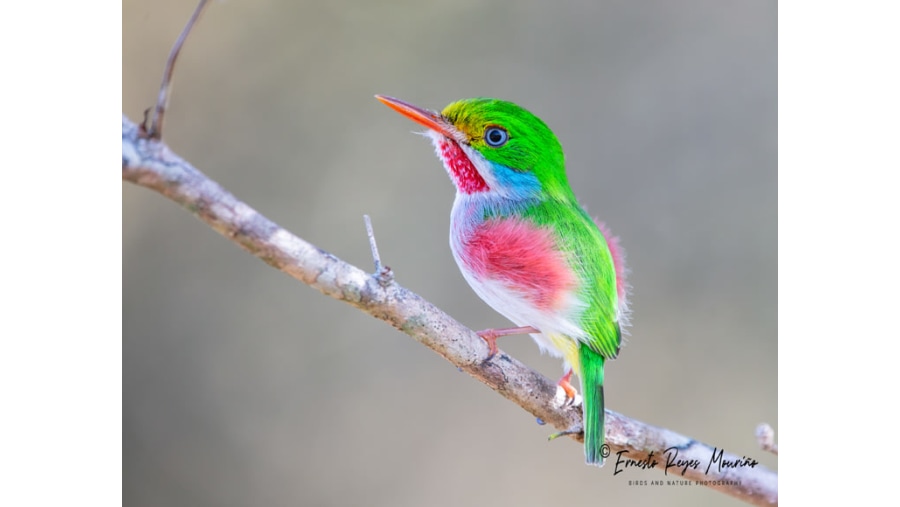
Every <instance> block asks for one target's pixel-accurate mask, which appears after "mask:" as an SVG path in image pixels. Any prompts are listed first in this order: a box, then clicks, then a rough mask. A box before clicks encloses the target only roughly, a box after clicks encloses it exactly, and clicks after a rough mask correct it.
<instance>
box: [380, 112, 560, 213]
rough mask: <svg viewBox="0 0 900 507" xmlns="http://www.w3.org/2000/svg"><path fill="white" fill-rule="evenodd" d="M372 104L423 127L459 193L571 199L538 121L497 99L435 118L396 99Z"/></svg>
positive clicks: (552, 142) (552, 140)
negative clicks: (390, 109) (491, 192)
mask: <svg viewBox="0 0 900 507" xmlns="http://www.w3.org/2000/svg"><path fill="white" fill-rule="evenodd" d="M376 97H377V98H378V100H380V101H381V102H383V103H384V104H386V105H387V106H389V107H391V108H392V109H394V110H396V111H397V112H399V113H401V114H403V115H404V116H406V117H408V118H410V119H412V120H414V121H416V122H417V123H420V124H422V125H424V126H426V127H428V128H429V132H428V134H429V135H430V136H431V138H432V139H433V141H434V144H435V147H436V148H437V150H438V156H440V157H441V160H443V162H444V166H445V167H446V168H447V171H448V173H450V176H451V179H453V181H454V183H456V186H457V189H458V190H459V191H460V192H463V193H467V194H471V193H476V192H484V191H488V192H490V191H493V192H495V193H498V194H501V195H504V196H508V197H521V198H547V197H555V198H557V199H567V198H569V197H572V191H571V189H570V188H569V183H568V180H567V179H566V172H565V159H564V156H563V151H562V146H560V144H559V141H558V140H557V139H556V136H555V135H554V134H553V132H552V131H551V130H550V128H549V127H547V125H546V124H545V123H544V122H543V121H541V119H540V118H538V117H537V116H535V115H533V114H531V113H530V112H529V111H527V110H525V109H523V108H522V107H519V106H517V105H516V104H513V103H512V102H507V101H504V100H498V99H489V98H474V99H463V100H459V101H457V102H454V103H452V104H450V105H448V106H447V107H445V108H444V110H443V111H441V112H440V113H436V112H434V111H429V110H427V109H421V108H419V107H416V106H413V105H412V104H408V103H406V102H403V101H401V100H399V99H395V98H391V97H384V96H380V95H376Z"/></svg>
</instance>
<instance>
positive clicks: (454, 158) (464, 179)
mask: <svg viewBox="0 0 900 507" xmlns="http://www.w3.org/2000/svg"><path fill="white" fill-rule="evenodd" d="M439 148H440V150H441V158H443V159H444V164H446V165H447V167H449V168H450V173H451V174H452V176H453V182H454V183H456V188H458V189H459V191H460V192H462V193H464V194H474V193H475V192H485V191H487V190H488V186H487V183H485V181H484V178H482V177H481V175H480V174H478V171H477V170H476V169H475V166H473V165H472V161H471V160H469V157H467V156H466V154H465V152H464V151H463V150H462V148H460V147H459V145H458V144H456V141H452V140H450V139H446V138H444V139H442V140H441V142H440V145H439Z"/></svg>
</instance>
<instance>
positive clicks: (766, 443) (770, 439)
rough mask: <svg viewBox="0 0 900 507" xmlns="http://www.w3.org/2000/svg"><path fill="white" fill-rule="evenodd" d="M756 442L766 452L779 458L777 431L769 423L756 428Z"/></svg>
mask: <svg viewBox="0 0 900 507" xmlns="http://www.w3.org/2000/svg"><path fill="white" fill-rule="evenodd" d="M756 441H757V442H759V446H760V447H761V448H762V450H764V451H769V452H771V453H772V454H774V455H776V456H778V444H776V443H775V430H774V429H772V427H771V426H769V425H768V424H767V423H762V424H760V425H759V426H757V427H756Z"/></svg>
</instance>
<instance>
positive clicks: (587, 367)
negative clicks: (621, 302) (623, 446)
mask: <svg viewBox="0 0 900 507" xmlns="http://www.w3.org/2000/svg"><path fill="white" fill-rule="evenodd" d="M578 349H579V350H578V355H579V359H580V360H581V397H582V400H583V401H582V406H583V409H584V458H585V461H586V462H587V464H588V465H596V466H603V460H604V459H605V457H606V456H608V455H609V451H608V450H607V451H605V452H603V451H602V449H603V443H604V442H605V440H606V430H605V428H604V420H605V419H606V412H605V409H604V406H603V363H604V362H605V361H606V359H605V358H604V357H603V356H601V355H600V354H598V353H596V352H594V351H593V350H591V348H590V347H587V346H584V345H582V346H581V347H579V348H578Z"/></svg>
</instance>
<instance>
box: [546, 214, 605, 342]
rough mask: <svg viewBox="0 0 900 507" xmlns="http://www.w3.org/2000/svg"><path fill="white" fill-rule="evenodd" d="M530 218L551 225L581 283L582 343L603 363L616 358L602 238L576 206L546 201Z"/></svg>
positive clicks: (603, 239) (594, 226)
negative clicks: (583, 305) (602, 360)
mask: <svg viewBox="0 0 900 507" xmlns="http://www.w3.org/2000/svg"><path fill="white" fill-rule="evenodd" d="M529 214H530V215H531V218H532V219H533V220H535V222H538V223H541V224H542V225H548V226H549V225H551V224H552V227H553V229H554V230H555V231H556V234H557V235H558V241H559V244H560V247H561V249H562V251H563V252H567V253H568V256H569V263H570V264H571V265H572V267H573V268H574V270H575V272H576V273H578V276H579V278H580V280H581V290H580V296H581V298H582V300H583V301H585V302H586V303H587V304H588V308H587V309H586V310H585V311H584V314H583V315H582V318H581V325H582V327H583V328H584V330H585V332H586V334H587V339H586V340H585V339H582V342H583V343H585V344H586V345H587V346H588V347H590V348H591V349H592V350H593V351H595V352H597V353H598V354H600V355H602V356H603V357H605V358H607V359H611V358H614V357H616V355H617V354H618V353H619V346H620V345H621V342H622V331H621V328H620V327H619V322H618V314H619V301H618V293H617V292H616V268H615V264H614V263H613V258H612V254H611V253H610V250H609V246H608V245H607V244H606V238H604V237H603V234H602V233H601V232H600V229H598V228H597V224H595V223H594V221H593V220H592V219H591V217H590V216H589V215H588V214H587V212H585V211H584V209H582V208H581V206H580V205H578V203H577V202H573V203H565V204H563V203H560V202H559V201H555V202H554V201H553V200H548V201H545V202H544V203H542V204H539V205H538V206H536V207H535V208H533V209H532V210H531V213H529Z"/></svg>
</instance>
